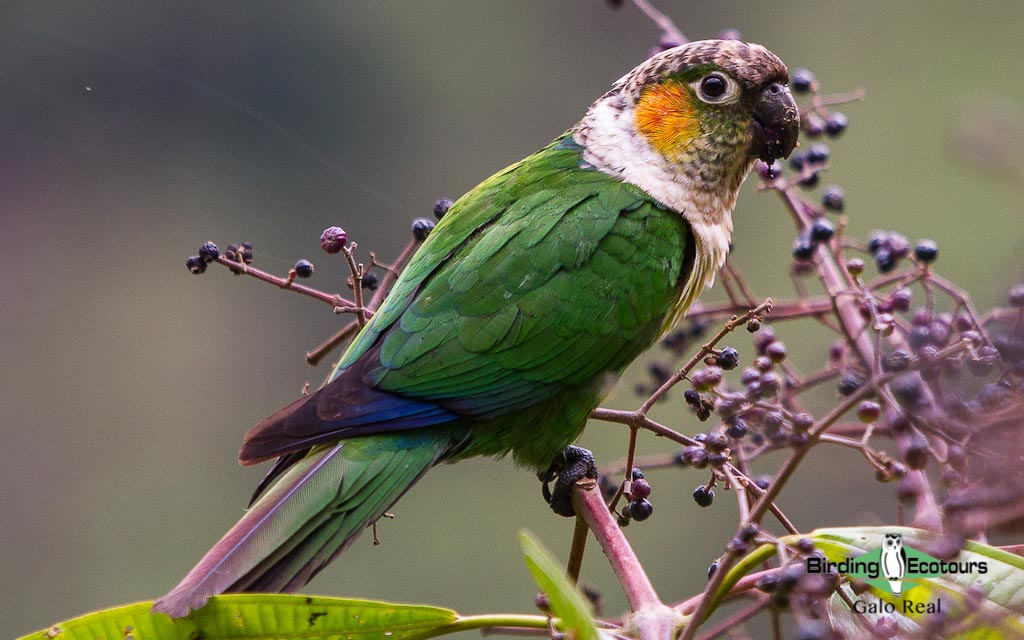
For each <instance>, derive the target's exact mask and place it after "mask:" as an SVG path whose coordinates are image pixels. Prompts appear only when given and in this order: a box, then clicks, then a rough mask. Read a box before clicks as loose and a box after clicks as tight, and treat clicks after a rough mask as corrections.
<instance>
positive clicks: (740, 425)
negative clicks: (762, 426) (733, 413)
mask: <svg viewBox="0 0 1024 640" xmlns="http://www.w3.org/2000/svg"><path fill="white" fill-rule="evenodd" d="M748 433H750V427H748V426H747V423H746V422H744V421H743V419H742V418H736V419H735V420H733V422H732V424H730V425H729V428H728V429H726V430H725V435H727V436H729V437H730V438H732V439H734V440H739V439H741V438H743V437H744V436H746V435H747V434H748Z"/></svg>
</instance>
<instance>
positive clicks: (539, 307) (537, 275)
mask: <svg viewBox="0 0 1024 640" xmlns="http://www.w3.org/2000/svg"><path fill="white" fill-rule="evenodd" d="M693 249H694V247H693V240H692V235H691V234H690V232H689V229H688V227H687V225H686V224H685V222H684V221H683V220H682V217H681V216H679V215H678V214H675V213H672V212H668V211H666V210H664V209H662V208H661V207H660V206H659V205H658V204H657V203H655V202H654V201H653V200H651V199H650V197H649V196H647V195H646V194H645V193H644V192H642V191H641V190H639V189H638V188H636V187H633V186H631V185H627V184H624V183H621V182H619V181H617V180H615V179H614V178H612V177H610V176H607V175H605V174H603V173H600V172H598V171H596V170H592V169H588V168H585V167H582V166H581V158H580V153H579V147H578V146H576V145H575V144H573V143H572V142H571V140H569V139H565V140H563V141H560V142H556V143H554V144H552V145H551V146H549V147H548V148H546V149H544V150H543V151H541V152H539V153H537V154H535V155H533V156H531V157H529V158H527V159H526V160H524V161H523V162H521V163H519V164H517V165H513V166H512V167H510V168H508V169H506V170H505V171H503V172H501V173H499V174H497V175H496V176H494V177H492V178H491V179H489V180H488V181H486V182H484V183H483V184H481V185H480V186H479V187H477V188H476V189H474V190H473V191H471V192H470V193H468V194H467V195H465V196H464V197H463V198H461V199H460V200H459V201H458V202H456V203H455V204H454V205H453V206H452V208H451V209H450V211H449V212H448V214H447V215H446V216H445V218H444V219H443V220H442V221H441V223H440V224H439V225H438V226H437V228H436V229H435V230H434V232H433V233H432V234H431V236H430V237H429V238H428V239H427V241H426V243H424V245H423V247H421V249H420V250H419V251H418V252H417V254H416V256H415V257H414V259H413V261H412V262H411V263H410V265H409V266H408V267H407V269H406V270H405V272H404V273H403V274H402V277H401V278H400V279H399V281H398V282H397V283H396V285H395V288H394V290H393V291H392V292H391V294H390V295H389V296H388V299H387V301H386V302H385V303H384V305H383V306H382V307H381V309H380V310H379V311H378V313H377V314H376V315H375V316H374V317H373V319H372V320H371V321H370V323H368V325H367V327H366V328H365V329H364V330H363V331H362V332H361V333H360V335H359V336H358V337H357V338H356V340H355V341H354V343H353V344H352V345H351V347H350V348H349V350H348V351H347V352H346V354H345V355H344V357H343V358H342V360H341V362H340V363H339V365H338V367H337V369H336V370H335V372H334V374H333V376H332V381H331V382H330V383H329V384H328V385H326V386H325V387H324V388H323V389H321V390H320V391H319V392H317V393H316V394H314V395H313V396H310V397H309V398H307V399H303V400H300V401H299V402H298V403H296V405H294V406H292V407H289V408H287V409H285V410H284V411H283V412H280V413H279V414H278V415H276V416H273V417H271V418H270V419H268V420H267V421H265V422H264V423H261V424H260V425H257V427H256V428H255V429H254V430H253V432H252V433H251V434H250V436H249V437H248V438H247V444H249V443H250V442H252V443H254V444H258V452H257V455H258V457H253V459H264V458H266V457H270V456H271V455H280V454H282V453H287V452H289V451H294V450H298V449H302V448H305V447H308V446H310V445H311V444H316V443H320V442H327V441H334V440H338V439H341V438H346V437H353V436H357V435H365V434H369V433H381V432H386V431H394V430H400V429H409V428H415V427H419V426H430V425H436V424H444V423H451V422H457V421H465V420H467V419H468V420H472V421H481V420H486V419H489V418H494V417H498V416H502V415H505V414H509V413H510V412H516V411H519V410H521V409H523V408H525V407H529V406H531V405H535V404H537V403H539V402H542V401H545V400H548V399H551V398H553V397H555V396H556V395H557V394H559V392H561V391H563V390H566V389H573V388H578V387H580V386H583V385H589V384H592V383H593V382H594V380H595V379H598V378H601V377H602V376H603V375H605V374H607V373H609V372H613V373H616V374H617V373H618V372H620V371H621V369H622V368H623V367H625V366H626V365H627V364H628V363H629V362H630V361H632V360H633V359H634V358H635V357H636V356H637V355H638V354H639V353H640V352H641V351H642V350H643V349H644V348H646V347H647V346H648V345H650V343H651V342H652V341H653V340H655V339H656V338H657V336H658V335H659V334H660V332H661V331H662V329H663V328H664V326H663V325H664V318H665V316H666V315H667V314H668V311H669V310H670V309H671V308H672V306H673V305H674V304H675V303H676V301H677V300H678V299H679V296H680V293H681V291H682V288H683V286H684V285H685V283H686V281H687V279H688V275H689V270H690V266H691V265H692V260H693ZM244 453H245V450H244V449H243V458H244Z"/></svg>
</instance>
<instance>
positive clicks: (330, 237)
mask: <svg viewBox="0 0 1024 640" xmlns="http://www.w3.org/2000/svg"><path fill="white" fill-rule="evenodd" d="M347 243H348V234H346V233H345V230H344V229H342V228H341V227H327V228H326V229H324V232H323V233H321V234H320V248H321V249H323V250H324V251H326V252H327V253H331V254H334V253H338V252H339V251H341V250H342V249H344V248H345V245H346V244H347Z"/></svg>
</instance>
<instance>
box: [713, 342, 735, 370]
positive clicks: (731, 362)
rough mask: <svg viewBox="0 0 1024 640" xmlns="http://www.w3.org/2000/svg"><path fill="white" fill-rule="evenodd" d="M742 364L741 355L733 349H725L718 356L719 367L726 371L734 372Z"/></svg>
mask: <svg viewBox="0 0 1024 640" xmlns="http://www.w3.org/2000/svg"><path fill="white" fill-rule="evenodd" d="M739 363H740V354H739V352H738V351H736V350H735V349H733V348H732V347H724V348H723V349H722V351H721V352H720V353H719V354H718V366H719V367H721V368H722V369H724V370H725V371H732V370H733V369H735V368H736V367H737V365H739Z"/></svg>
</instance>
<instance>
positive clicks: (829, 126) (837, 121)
mask: <svg viewBox="0 0 1024 640" xmlns="http://www.w3.org/2000/svg"><path fill="white" fill-rule="evenodd" d="M849 124H850V121H849V120H848V119H847V117H846V116H845V115H843V114H842V113H839V112H838V111H837V112H834V113H831V114H829V116H828V118H826V119H825V133H827V134H828V135H830V136H831V137H833V138H836V137H838V136H839V135H840V134H842V133H843V132H844V131H846V127H848V126H849Z"/></svg>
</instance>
